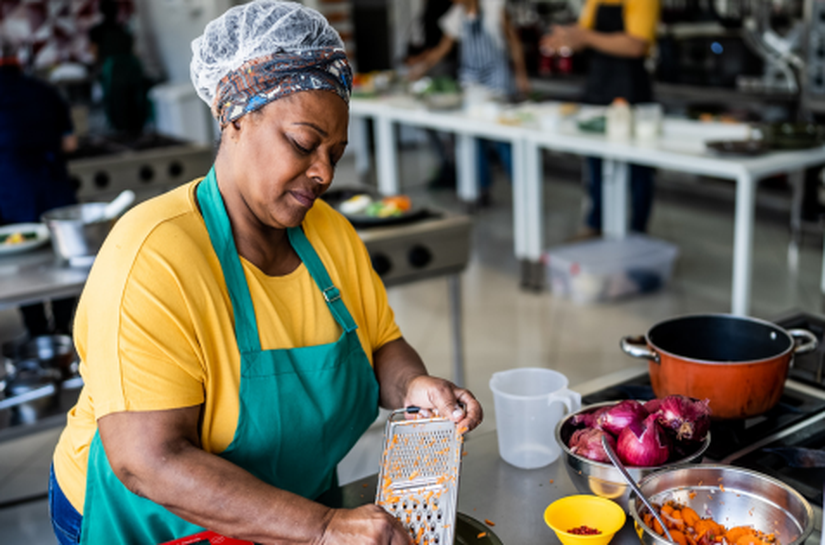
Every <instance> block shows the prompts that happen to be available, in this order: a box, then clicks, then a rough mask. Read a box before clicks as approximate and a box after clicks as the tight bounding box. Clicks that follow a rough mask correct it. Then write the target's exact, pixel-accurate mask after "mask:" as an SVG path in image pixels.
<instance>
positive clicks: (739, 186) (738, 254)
mask: <svg viewBox="0 0 825 545" xmlns="http://www.w3.org/2000/svg"><path fill="white" fill-rule="evenodd" d="M755 206H756V180H754V179H753V178H752V177H751V176H750V174H747V173H742V174H740V175H739V177H738V178H737V180H736V216H735V218H734V232H733V286H732V292H733V297H732V301H731V312H732V313H733V314H738V315H740V316H746V315H747V314H748V312H750V294H751V276H752V270H751V267H752V261H753V218H754V207H755Z"/></svg>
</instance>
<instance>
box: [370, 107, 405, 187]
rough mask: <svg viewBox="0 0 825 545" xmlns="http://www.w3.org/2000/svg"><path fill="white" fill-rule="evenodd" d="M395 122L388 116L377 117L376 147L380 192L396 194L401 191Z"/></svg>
mask: <svg viewBox="0 0 825 545" xmlns="http://www.w3.org/2000/svg"><path fill="white" fill-rule="evenodd" d="M397 144H398V143H397V141H396V137H395V124H394V123H393V121H392V119H390V118H389V117H388V116H383V115H379V116H376V117H375V147H376V163H377V170H378V192H379V193H381V194H382V195H395V194H397V193H400V191H401V182H400V180H399V179H398V152H397V150H398V145H397Z"/></svg>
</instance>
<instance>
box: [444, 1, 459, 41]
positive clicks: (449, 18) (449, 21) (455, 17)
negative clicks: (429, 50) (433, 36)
mask: <svg viewBox="0 0 825 545" xmlns="http://www.w3.org/2000/svg"><path fill="white" fill-rule="evenodd" d="M463 23H464V8H463V7H462V6H460V5H458V4H454V5H453V7H451V8H450V11H448V12H447V13H445V14H444V16H443V17H441V19H439V20H438V26H440V27H441V31H442V32H443V33H444V34H445V35H446V36H449V37H450V38H452V39H454V40H456V41H460V40H461V25H462V24H463Z"/></svg>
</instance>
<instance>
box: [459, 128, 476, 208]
mask: <svg viewBox="0 0 825 545" xmlns="http://www.w3.org/2000/svg"><path fill="white" fill-rule="evenodd" d="M455 157H456V161H455V168H456V179H457V180H458V198H459V199H461V200H462V201H464V202H467V203H472V204H475V203H476V201H477V200H478V167H477V163H476V141H475V138H474V137H473V136H471V135H469V134H461V133H459V134H456V138H455Z"/></svg>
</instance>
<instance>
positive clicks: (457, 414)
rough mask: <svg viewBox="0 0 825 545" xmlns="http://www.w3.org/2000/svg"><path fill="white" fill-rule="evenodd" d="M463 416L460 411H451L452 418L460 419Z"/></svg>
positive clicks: (462, 412)
mask: <svg viewBox="0 0 825 545" xmlns="http://www.w3.org/2000/svg"><path fill="white" fill-rule="evenodd" d="M462 416H464V411H463V410H462V409H456V410H454V411H453V418H461V417H462Z"/></svg>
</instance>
